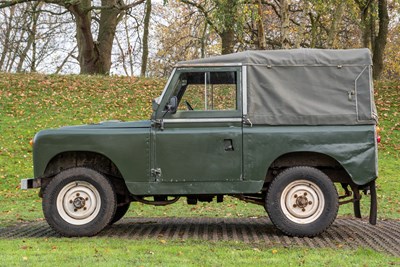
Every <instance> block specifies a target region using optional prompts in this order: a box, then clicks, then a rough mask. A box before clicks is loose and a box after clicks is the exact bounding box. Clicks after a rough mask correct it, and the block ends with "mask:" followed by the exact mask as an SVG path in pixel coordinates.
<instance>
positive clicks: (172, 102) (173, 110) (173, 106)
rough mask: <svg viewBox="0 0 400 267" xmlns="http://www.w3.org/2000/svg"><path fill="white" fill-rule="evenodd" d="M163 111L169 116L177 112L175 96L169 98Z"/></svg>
mask: <svg viewBox="0 0 400 267" xmlns="http://www.w3.org/2000/svg"><path fill="white" fill-rule="evenodd" d="M165 110H166V111H167V112H169V113H171V114H175V113H176V111H177V110H178V98H177V97H176V96H173V97H171V99H170V100H169V101H168V103H167V105H166V106H165Z"/></svg>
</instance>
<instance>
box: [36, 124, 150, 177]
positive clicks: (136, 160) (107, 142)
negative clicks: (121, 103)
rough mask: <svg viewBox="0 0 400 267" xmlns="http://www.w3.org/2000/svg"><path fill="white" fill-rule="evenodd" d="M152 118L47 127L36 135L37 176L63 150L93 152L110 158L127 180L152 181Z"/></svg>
mask: <svg viewBox="0 0 400 267" xmlns="http://www.w3.org/2000/svg"><path fill="white" fill-rule="evenodd" d="M150 125H151V122H150V121H140V122H128V123H126V122H105V123H100V124H92V125H84V126H73V127H62V128H60V129H53V130H45V131H41V132H39V133H38V134H37V135H36V136H35V140H34V147H33V163H34V174H35V177H40V176H42V175H43V174H44V172H45V169H46V166H47V164H48V163H49V162H50V160H51V159H52V158H54V157H55V156H57V155H58V154H60V153H62V152H70V151H90V152H95V153H99V154H101V155H104V156H106V157H108V158H109V159H111V160H112V161H113V162H114V163H115V164H116V165H117V167H118V169H119V171H120V172H121V174H122V175H123V176H124V178H125V180H126V181H127V182H129V181H141V182H147V181H149V175H150V172H149V169H150V166H149V160H150V152H149V147H150V144H149V142H150Z"/></svg>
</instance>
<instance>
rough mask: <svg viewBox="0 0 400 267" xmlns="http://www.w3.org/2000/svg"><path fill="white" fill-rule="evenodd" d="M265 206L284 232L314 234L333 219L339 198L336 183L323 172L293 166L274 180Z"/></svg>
mask: <svg viewBox="0 0 400 267" xmlns="http://www.w3.org/2000/svg"><path fill="white" fill-rule="evenodd" d="M265 207H266V210H267V212H268V215H269V217H270V219H271V221H272V223H273V224H274V225H275V226H276V227H277V228H278V229H280V230H281V231H282V232H284V233H285V234H287V235H291V236H298V237H303V236H307V237H312V236H316V235H318V234H320V233H321V232H323V231H324V230H326V229H327V228H328V227H329V226H330V225H331V224H332V223H333V221H334V220H335V218H336V215H337V212H338V209H339V202H338V194H337V191H336V187H335V186H334V184H333V183H332V181H331V180H330V179H329V177H328V176H326V175H325V174H324V173H323V172H321V171H320V170H318V169H316V168H311V167H293V168H289V169H287V170H285V171H284V172H282V173H281V174H279V175H278V176H277V177H276V178H275V179H274V180H273V181H272V183H271V185H270V187H269V188H268V191H267V196H266V203H265Z"/></svg>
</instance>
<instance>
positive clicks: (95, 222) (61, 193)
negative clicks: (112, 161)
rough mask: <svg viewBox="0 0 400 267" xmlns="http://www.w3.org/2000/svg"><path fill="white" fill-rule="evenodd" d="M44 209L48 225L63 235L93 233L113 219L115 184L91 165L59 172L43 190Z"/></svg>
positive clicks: (89, 234)
mask: <svg viewBox="0 0 400 267" xmlns="http://www.w3.org/2000/svg"><path fill="white" fill-rule="evenodd" d="M42 206H43V213H44V216H45V218H46V220H47V222H48V223H49V225H50V226H51V227H52V228H53V229H55V230H56V231H57V232H59V233H60V234H62V235H64V236H93V235H95V234H97V233H98V232H100V231H101V230H103V228H104V227H106V226H107V225H108V224H109V223H110V222H111V220H112V218H113V217H114V214H115V210H116V195H115V192H114V188H113V186H112V185H111V183H110V182H109V181H108V180H107V178H106V177H105V176H103V175H102V174H100V173H99V172H97V171H95V170H92V169H88V168H82V167H77V168H72V169H68V170H65V171H63V172H61V173H59V174H58V175H56V176H55V177H54V178H53V179H52V180H51V181H50V183H49V184H48V185H47V187H46V188H45V190H44V193H43V203H42Z"/></svg>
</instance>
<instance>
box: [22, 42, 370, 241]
mask: <svg viewBox="0 0 400 267" xmlns="http://www.w3.org/2000/svg"><path fill="white" fill-rule="evenodd" d="M371 64H372V62H371V56H370V52H369V50H368V49H352V50H319V49H296V50H276V51H246V52H240V53H235V54H229V55H222V56H216V57H210V58H205V59H198V60H191V61H185V62H179V63H178V64H177V65H176V67H175V68H174V69H173V71H172V74H171V76H170V78H169V80H168V81H167V84H166V85H165V89H164V91H163V92H162V94H161V96H160V97H158V98H157V99H155V100H154V101H153V105H152V107H153V111H154V112H153V114H152V116H151V119H150V120H147V121H137V122H120V121H106V122H101V123H98V124H91V125H83V126H73V127H62V128H59V129H51V130H44V131H40V132H39V133H37V134H36V136H35V137H34V142H33V160H34V178H30V179H23V180H22V188H23V189H28V188H40V193H39V195H40V197H42V198H43V201H42V203H43V212H44V216H45V218H46V220H47V222H48V223H49V224H50V226H51V227H53V228H54V229H55V230H56V231H58V232H59V233H61V234H63V235H65V236H92V235H95V234H97V233H98V232H100V231H101V230H102V229H103V228H104V227H106V226H107V225H110V224H112V223H115V222H116V221H118V220H119V219H121V218H122V217H123V216H124V215H125V213H126V212H127V210H128V209H129V206H130V203H131V202H133V201H137V202H142V203H145V204H152V205H167V204H172V203H174V202H176V201H177V200H178V199H179V198H185V199H186V200H187V203H188V204H196V203H197V202H198V201H208V202H209V201H213V200H216V201H218V202H222V201H223V198H224V196H233V197H237V198H239V199H241V200H244V201H248V202H251V203H255V204H259V205H263V206H264V207H265V210H266V212H267V213H268V216H269V218H270V220H271V221H272V223H273V224H274V225H275V226H276V227H277V228H279V229H280V230H281V231H282V232H284V233H285V234H287V235H292V236H299V237H304V236H307V237H312V236H315V235H318V234H320V233H321V232H323V231H324V230H325V229H327V228H328V227H329V226H330V225H331V224H332V222H333V221H334V220H335V218H336V215H337V212H338V207H339V204H342V203H345V202H351V203H353V205H354V211H355V215H356V217H361V214H360V202H359V200H360V197H361V194H360V192H362V191H363V190H364V191H368V192H370V194H371V208H370V210H371V212H370V222H371V223H372V224H374V223H375V222H376V213H377V211H376V210H377V208H376V206H377V204H376V191H375V180H376V178H377V130H376V122H377V114H376V109H375V105H374V100H373V85H372V78H371V77H372V76H371ZM335 183H336V185H339V186H340V185H341V186H342V187H343V190H344V192H345V193H344V195H343V196H340V197H339V196H338V192H337V186H336V185H335ZM344 197H347V198H349V199H348V200H343V199H342V198H344Z"/></svg>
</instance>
